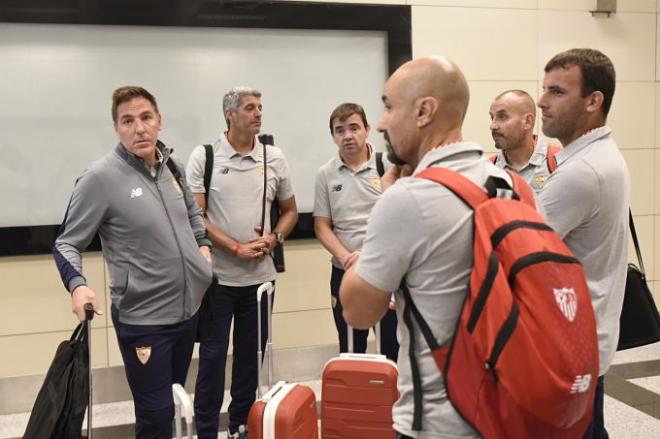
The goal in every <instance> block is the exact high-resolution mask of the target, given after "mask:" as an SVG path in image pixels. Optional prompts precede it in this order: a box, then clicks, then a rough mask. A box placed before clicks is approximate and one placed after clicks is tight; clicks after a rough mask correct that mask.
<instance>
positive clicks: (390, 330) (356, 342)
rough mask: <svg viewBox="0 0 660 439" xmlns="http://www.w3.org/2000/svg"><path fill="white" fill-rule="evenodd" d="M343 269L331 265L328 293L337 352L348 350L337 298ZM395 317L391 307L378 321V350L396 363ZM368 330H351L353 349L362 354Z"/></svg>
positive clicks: (344, 324) (345, 331)
mask: <svg viewBox="0 0 660 439" xmlns="http://www.w3.org/2000/svg"><path fill="white" fill-rule="evenodd" d="M344 273H345V271H344V270H342V269H340V268H337V267H335V266H334V265H333V266H332V274H331V276H330V294H332V316H333V317H334V319H335V326H336V327H337V335H338V337H339V352H348V337H347V334H348V328H347V326H346V320H344V314H343V312H344V309H343V308H342V306H341V300H339V287H340V286H341V280H342V279H343V278H344ZM396 326H397V318H396V312H395V311H394V310H393V309H390V310H388V311H387V313H386V314H385V316H384V317H383V319H382V320H381V321H380V352H381V353H382V354H383V355H385V356H386V357H387V358H389V359H390V360H392V361H394V362H395V363H396V360H397V358H398V356H399V342H398V341H397V339H396ZM368 336H369V331H367V330H364V329H355V330H353V349H354V351H355V352H356V353H359V354H363V353H365V352H366V351H367V337H368Z"/></svg>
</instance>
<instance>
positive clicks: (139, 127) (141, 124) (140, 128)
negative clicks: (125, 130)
mask: <svg viewBox="0 0 660 439" xmlns="http://www.w3.org/2000/svg"><path fill="white" fill-rule="evenodd" d="M144 129H145V123H144V122H142V121H141V120H140V119H136V121H135V131H136V132H138V133H141V132H143V131H144Z"/></svg>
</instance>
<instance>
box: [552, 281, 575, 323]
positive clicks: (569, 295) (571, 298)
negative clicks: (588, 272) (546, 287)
mask: <svg viewBox="0 0 660 439" xmlns="http://www.w3.org/2000/svg"><path fill="white" fill-rule="evenodd" d="M553 291H554V293H555V301H556V302H557V306H558V307H559V310H560V311H561V312H562V314H564V316H565V317H566V318H567V319H568V321H569V322H572V321H573V320H575V315H576V314H577V307H578V304H577V296H576V295H575V290H573V288H553Z"/></svg>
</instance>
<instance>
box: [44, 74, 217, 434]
mask: <svg viewBox="0 0 660 439" xmlns="http://www.w3.org/2000/svg"><path fill="white" fill-rule="evenodd" d="M112 118H113V122H114V128H115V132H116V133H117V136H118V137H119V144H118V145H117V146H116V147H115V148H114V150H113V151H112V152H110V153H109V154H107V155H106V156H105V157H103V158H101V159H100V160H98V161H97V162H95V163H93V164H92V165H91V166H90V167H89V168H88V169H87V170H86V171H85V172H84V173H83V174H82V175H81V176H80V177H79V178H78V180H77V181H76V184H75V188H74V190H73V194H72V196H71V200H70V202H69V207H68V208H67V212H66V215H65V218H64V222H63V224H62V227H61V229H60V232H59V236H58V238H57V240H56V241H55V247H54V249H53V255H54V257H55V262H56V264H57V268H58V269H59V272H60V275H61V276H62V281H63V282H64V286H65V287H66V288H67V289H68V290H69V292H70V293H71V300H72V309H73V312H74V313H75V314H76V315H77V316H78V318H79V319H80V320H81V321H82V320H84V309H83V307H84V305H85V304H86V303H91V304H92V306H93V307H94V311H95V312H96V313H97V314H102V310H101V304H100V303H99V300H98V298H97V296H96V293H95V292H94V291H92V290H91V289H90V288H89V287H87V285H86V281H85V277H84V276H83V275H82V258H81V252H82V251H83V250H84V249H85V248H86V247H87V246H88V245H89V243H90V241H91V240H92V238H93V237H94V235H95V234H96V233H97V232H98V234H99V235H100V237H101V243H102V246H103V254H104V257H105V260H106V262H107V265H108V270H109V272H110V279H111V286H110V294H111V298H112V321H113V324H114V327H115V331H116V333H117V340H118V342H119V348H120V351H121V354H122V358H123V360H124V365H125V370H126V377H127V379H128V384H129V386H130V388H131V392H132V393H133V399H134V403H135V417H136V423H135V436H136V437H137V438H147V437H148V438H168V439H169V438H171V437H172V418H173V417H174V403H173V399H172V390H171V389H172V384H173V383H181V384H183V383H184V381H185V378H186V374H187V372H188V366H189V365H190V359H191V356H192V351H193V346H194V341H195V332H196V328H197V310H198V308H199V306H200V303H201V300H202V296H203V294H204V291H205V290H206V289H207V287H208V286H209V284H210V283H211V264H210V260H211V255H210V248H209V246H210V244H211V243H210V241H209V240H208V239H207V237H206V229H205V227H204V218H203V216H202V211H201V210H200V209H199V207H198V206H197V204H196V203H195V202H194V199H193V197H192V194H191V193H190V190H189V189H188V187H187V184H186V182H185V178H184V177H183V171H182V168H181V166H180V165H178V164H176V163H174V161H173V160H172V158H171V157H170V154H171V152H172V150H171V149H169V148H167V147H166V146H165V145H164V144H163V143H162V142H160V141H159V140H158V132H159V131H160V128H161V116H160V113H159V111H158V105H157V103H156V99H155V98H154V97H153V95H151V93H149V92H148V91H147V90H145V89H143V88H142V87H134V86H127V87H121V88H118V89H117V90H115V92H114V93H113V95H112Z"/></svg>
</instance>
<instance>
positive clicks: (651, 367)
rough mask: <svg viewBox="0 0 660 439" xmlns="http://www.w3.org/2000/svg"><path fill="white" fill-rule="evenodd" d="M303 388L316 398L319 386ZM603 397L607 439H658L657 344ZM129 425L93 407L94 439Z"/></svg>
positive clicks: (614, 376) (618, 368)
mask: <svg viewBox="0 0 660 439" xmlns="http://www.w3.org/2000/svg"><path fill="white" fill-rule="evenodd" d="M307 384H309V385H311V386H312V388H313V389H314V390H315V392H316V394H317V397H318V396H320V382H318V381H313V382H310V383H307ZM605 393H606V397H605V422H606V424H607V429H608V431H609V434H610V438H612V439H658V438H660V343H656V344H654V345H651V346H646V347H642V348H637V349H631V350H629V351H623V352H618V353H617V355H616V357H615V359H614V362H613V365H612V367H611V368H610V370H609V372H608V374H607V376H606V381H605ZM228 399H229V395H227V396H226V397H225V405H224V407H223V409H222V414H221V422H224V423H226V406H227V400H228ZM28 418H29V413H19V414H15V415H5V416H0V439H7V438H12V439H13V438H19V437H21V436H22V434H23V432H24V430H25V425H26V424H27V420H28ZM133 422H134V417H133V406H132V403H131V402H130V401H126V402H119V403H111V404H98V405H96V406H94V425H95V429H94V438H95V439H111V438H112V439H115V438H117V439H118V438H130V437H132V435H133V433H132V425H131V424H132V423H133ZM218 437H219V438H226V436H225V435H224V434H221V435H219V436H218Z"/></svg>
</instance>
